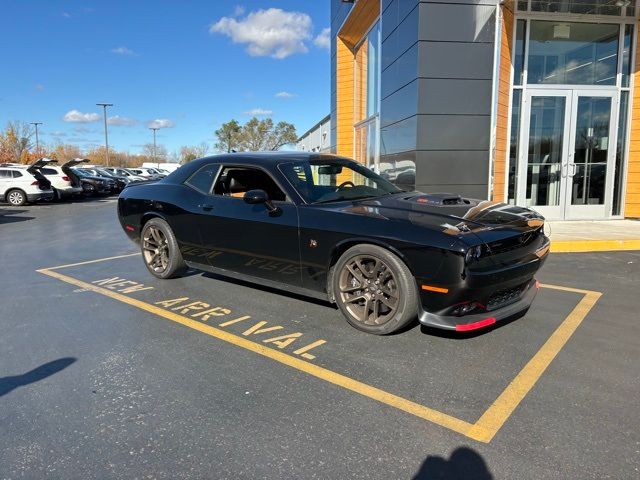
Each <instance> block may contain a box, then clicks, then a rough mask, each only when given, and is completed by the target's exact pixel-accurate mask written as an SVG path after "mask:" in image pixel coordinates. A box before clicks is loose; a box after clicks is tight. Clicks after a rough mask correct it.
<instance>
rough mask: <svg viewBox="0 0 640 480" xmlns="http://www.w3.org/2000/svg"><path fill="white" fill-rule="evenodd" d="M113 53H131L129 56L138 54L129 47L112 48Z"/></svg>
mask: <svg viewBox="0 0 640 480" xmlns="http://www.w3.org/2000/svg"><path fill="white" fill-rule="evenodd" d="M111 53H115V54H117V55H129V56H135V55H137V53H136V52H134V51H133V50H131V49H130V48H127V47H118V48H112V49H111Z"/></svg>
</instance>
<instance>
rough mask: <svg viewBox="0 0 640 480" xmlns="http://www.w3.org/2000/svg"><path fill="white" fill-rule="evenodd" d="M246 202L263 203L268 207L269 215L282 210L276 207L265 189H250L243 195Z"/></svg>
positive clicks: (250, 203)
mask: <svg viewBox="0 0 640 480" xmlns="http://www.w3.org/2000/svg"><path fill="white" fill-rule="evenodd" d="M242 198H243V199H244V201H245V202H246V203H248V204H249V205H257V204H259V203H263V204H264V206H265V207H266V209H267V211H268V212H269V215H276V214H278V213H279V212H280V209H279V208H278V207H276V206H275V205H274V204H273V203H272V202H271V200H270V199H269V195H267V192H265V191H264V190H260V189H257V190H249V191H248V192H246V193H245V194H244V196H243V197H242Z"/></svg>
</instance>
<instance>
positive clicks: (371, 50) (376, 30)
mask: <svg viewBox="0 0 640 480" xmlns="http://www.w3.org/2000/svg"><path fill="white" fill-rule="evenodd" d="M354 69H355V121H356V123H357V122H359V121H361V120H364V119H365V118H368V117H371V116H373V115H375V114H376V113H378V110H379V109H378V104H379V100H380V22H376V24H375V25H374V26H373V27H372V28H371V30H370V31H369V33H368V34H367V38H366V39H365V40H364V41H363V42H362V43H361V44H360V45H359V46H358V47H357V49H356V53H355V62H354Z"/></svg>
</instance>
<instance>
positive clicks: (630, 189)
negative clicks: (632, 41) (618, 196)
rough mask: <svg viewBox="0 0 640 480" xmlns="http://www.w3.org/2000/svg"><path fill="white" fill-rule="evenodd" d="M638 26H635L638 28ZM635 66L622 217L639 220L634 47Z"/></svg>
mask: <svg viewBox="0 0 640 480" xmlns="http://www.w3.org/2000/svg"><path fill="white" fill-rule="evenodd" d="M639 27H640V24H638V25H636V28H639ZM635 50H636V66H635V72H634V73H633V100H632V106H633V111H632V112H631V138H630V140H631V141H630V143H629V159H628V162H627V185H626V193H625V207H624V216H625V217H628V218H640V49H639V48H638V46H637V45H636V46H635Z"/></svg>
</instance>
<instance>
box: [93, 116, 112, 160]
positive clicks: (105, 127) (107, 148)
mask: <svg viewBox="0 0 640 480" xmlns="http://www.w3.org/2000/svg"><path fill="white" fill-rule="evenodd" d="M96 105H97V106H99V107H102V109H103V111H104V147H105V157H106V163H107V167H108V166H109V135H108V134H107V107H113V103H96Z"/></svg>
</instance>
